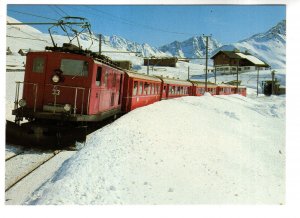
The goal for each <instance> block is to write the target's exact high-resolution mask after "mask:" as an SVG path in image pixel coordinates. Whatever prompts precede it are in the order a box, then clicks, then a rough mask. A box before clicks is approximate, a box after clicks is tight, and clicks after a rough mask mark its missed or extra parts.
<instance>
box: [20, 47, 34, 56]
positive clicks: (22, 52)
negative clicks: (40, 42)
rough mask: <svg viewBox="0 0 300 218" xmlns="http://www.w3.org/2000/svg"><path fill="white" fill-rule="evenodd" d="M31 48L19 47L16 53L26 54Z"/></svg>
mask: <svg viewBox="0 0 300 218" xmlns="http://www.w3.org/2000/svg"><path fill="white" fill-rule="evenodd" d="M30 51H31V50H30V49H23V48H21V49H20V50H19V51H18V53H19V54H20V55H21V56H26V54H27V53H28V52H30Z"/></svg>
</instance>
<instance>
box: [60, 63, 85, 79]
mask: <svg viewBox="0 0 300 218" xmlns="http://www.w3.org/2000/svg"><path fill="white" fill-rule="evenodd" d="M60 69H61V70H62V71H63V73H64V75H70V76H87V75H88V62H86V61H82V60H72V59H62V60H61V64H60Z"/></svg>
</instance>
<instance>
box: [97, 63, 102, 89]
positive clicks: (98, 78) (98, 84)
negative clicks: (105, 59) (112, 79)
mask: <svg viewBox="0 0 300 218" xmlns="http://www.w3.org/2000/svg"><path fill="white" fill-rule="evenodd" d="M101 76H102V67H98V68H97V75H96V85H97V86H101Z"/></svg>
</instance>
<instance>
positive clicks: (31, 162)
mask: <svg viewBox="0 0 300 218" xmlns="http://www.w3.org/2000/svg"><path fill="white" fill-rule="evenodd" d="M75 153H76V151H67V150H41V149H33V148H31V149H26V148H22V147H17V146H16V147H15V146H10V145H7V149H6V154H5V204H12V205H19V204H24V203H25V201H26V199H27V198H28V197H30V195H32V194H33V193H34V191H35V190H36V189H38V188H39V187H40V186H41V185H42V184H43V183H45V182H46V181H47V180H48V179H50V178H51V176H52V175H53V174H54V173H55V172H56V171H57V170H58V169H59V167H60V166H61V165H62V164H63V162H64V161H65V160H67V159H69V158H70V157H71V156H72V155H74V154H75Z"/></svg>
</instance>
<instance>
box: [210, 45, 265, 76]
mask: <svg viewBox="0 0 300 218" xmlns="http://www.w3.org/2000/svg"><path fill="white" fill-rule="evenodd" d="M211 59H213V61H214V67H215V71H216V72H217V73H220V74H234V73H236V72H237V71H238V72H240V73H243V72H248V71H254V70H257V69H259V70H265V69H268V68H269V67H270V66H269V65H268V64H267V63H266V62H264V61H262V60H260V59H258V58H257V57H255V56H253V55H251V54H249V53H248V52H240V51H238V50H235V51H219V52H217V53H216V54H214V55H213V56H212V57H211Z"/></svg>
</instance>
